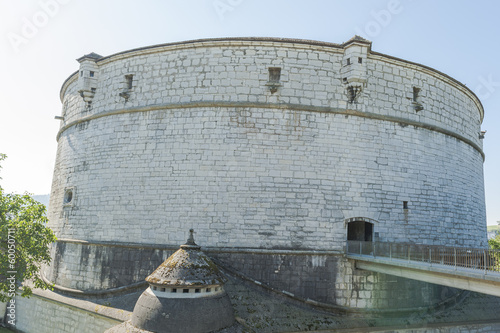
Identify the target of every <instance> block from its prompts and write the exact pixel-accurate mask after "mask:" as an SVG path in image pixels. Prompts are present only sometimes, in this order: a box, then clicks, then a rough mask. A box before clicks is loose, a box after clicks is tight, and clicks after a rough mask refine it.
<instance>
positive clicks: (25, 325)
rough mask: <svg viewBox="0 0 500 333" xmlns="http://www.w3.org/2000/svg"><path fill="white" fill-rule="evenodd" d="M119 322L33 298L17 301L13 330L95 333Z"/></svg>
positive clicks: (18, 299) (82, 310)
mask: <svg viewBox="0 0 500 333" xmlns="http://www.w3.org/2000/svg"><path fill="white" fill-rule="evenodd" d="M119 323H120V321H118V320H115V319H111V318H108V317H104V316H102V315H99V314H95V313H92V312H89V311H87V310H84V309H82V308H79V307H76V306H71V305H69V304H64V303H60V302H56V301H53V300H49V299H46V298H43V297H39V296H36V295H33V296H32V297H31V298H29V299H28V298H21V297H19V298H17V299H16V325H15V328H16V329H17V330H19V331H21V332H24V333H55V332H57V333H97V332H104V331H105V330H107V329H108V328H110V327H113V326H115V325H117V324H119Z"/></svg>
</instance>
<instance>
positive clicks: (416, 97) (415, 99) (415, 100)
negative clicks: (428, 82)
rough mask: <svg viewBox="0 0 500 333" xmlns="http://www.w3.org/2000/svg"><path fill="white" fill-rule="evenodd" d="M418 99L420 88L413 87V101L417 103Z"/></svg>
mask: <svg viewBox="0 0 500 333" xmlns="http://www.w3.org/2000/svg"><path fill="white" fill-rule="evenodd" d="M419 97H420V88H417V87H413V101H414V102H418V98H419Z"/></svg>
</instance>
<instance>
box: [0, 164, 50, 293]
mask: <svg viewBox="0 0 500 333" xmlns="http://www.w3.org/2000/svg"><path fill="white" fill-rule="evenodd" d="M5 158H6V156H5V154H0V162H1V161H3V160H4V159H5ZM0 168H1V166H0ZM0 179H1V178H0ZM46 223H47V217H46V216H45V206H44V205H43V204H41V203H39V202H37V201H35V200H33V198H31V196H30V195H29V194H27V193H26V194H23V195H19V194H6V193H5V192H4V190H3V188H2V187H1V186H0V301H2V302H4V301H6V300H9V299H12V298H13V297H14V296H15V295H17V294H20V295H21V296H23V297H29V296H30V295H31V294H32V290H31V287H30V286H33V287H35V288H41V289H47V288H51V285H49V284H47V283H45V282H44V281H43V280H42V279H41V278H40V274H39V271H40V266H41V265H42V264H49V263H50V252H49V245H50V244H51V243H53V242H55V241H56V237H55V235H54V234H53V232H52V230H50V229H49V228H48V227H47V226H46ZM25 281H30V285H27V284H26V283H23V282H25Z"/></svg>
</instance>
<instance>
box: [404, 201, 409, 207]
mask: <svg viewBox="0 0 500 333" xmlns="http://www.w3.org/2000/svg"><path fill="white" fill-rule="evenodd" d="M403 209H408V201H403Z"/></svg>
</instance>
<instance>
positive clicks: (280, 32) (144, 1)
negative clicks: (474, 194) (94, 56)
mask: <svg viewBox="0 0 500 333" xmlns="http://www.w3.org/2000/svg"><path fill="white" fill-rule="evenodd" d="M499 13H500V1H494V0H488V1H487V0H476V1H472V0H470V1H459V0H455V1H435V0H432V1H427V0H423V1H417V0H413V1H411V0H381V1H375V0H370V1H354V0H349V1H347V0H344V1H339V0H336V1H335V0H316V1H315V0H309V1H296V0H276V1H273V0H169V1H166V0H163V1H160V0H154V1H153V0H141V1H132V0H101V1H97V0H85V1H84V0H37V1H32V0H23V1H20V0H0V97H1V99H0V103H1V104H0V105H1V109H0V152H2V153H6V154H7V155H8V159H7V160H6V161H5V162H4V163H3V169H2V171H1V173H0V176H1V177H2V178H3V179H2V180H1V181H0V184H1V185H2V187H3V188H4V189H5V190H6V191H7V192H17V193H21V192H24V191H28V192H30V193H34V194H47V193H49V192H50V186H51V181H52V171H53V166H54V161H55V154H56V148H57V144H56V140H55V136H56V132H57V130H58V127H59V121H57V120H54V116H55V115H59V114H60V112H61V103H60V100H59V90H60V87H61V85H62V83H63V81H64V80H65V79H66V78H67V77H68V76H69V75H70V74H71V73H73V72H74V71H76V70H77V69H78V63H77V62H76V61H75V59H76V58H78V57H80V56H82V55H84V54H87V53H90V52H96V53H99V54H101V55H110V54H113V53H116V52H120V51H123V50H127V49H131V48H136V47H141V46H147V45H152V44H161V43H167V42H174V41H182V40H189V39H197V38H208V37H231V36H268V37H290V38H304V39H313V40H320V41H327V42H334V43H341V42H344V41H347V40H348V39H349V38H351V37H352V36H353V35H355V34H360V35H362V36H363V37H365V38H367V39H369V40H371V41H372V42H373V45H372V48H373V50H375V51H378V52H381V53H386V54H390V55H393V56H396V57H400V58H403V59H406V60H410V61H414V62H418V63H422V64H424V65H427V66H430V67H433V68H435V69H437V70H439V71H442V72H444V73H446V74H448V75H450V76H452V77H454V78H456V79H457V80H459V81H461V82H463V83H464V84H466V85H467V86H468V87H470V88H471V89H472V90H473V91H475V92H476V94H477V95H478V96H479V97H480V98H481V101H482V103H483V105H484V108H485V113H486V116H485V119H484V122H483V129H484V130H487V131H488V132H487V134H486V138H485V140H484V151H485V153H486V162H485V164H484V171H485V185H486V204H487V214H488V224H495V223H496V221H499V220H500V151H499V150H500V131H499V130H498V129H499V128H500V113H499V105H500V66H499V64H498V63H499V61H500V57H499V54H500V41H499V35H500V19H499V17H498V15H499Z"/></svg>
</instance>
